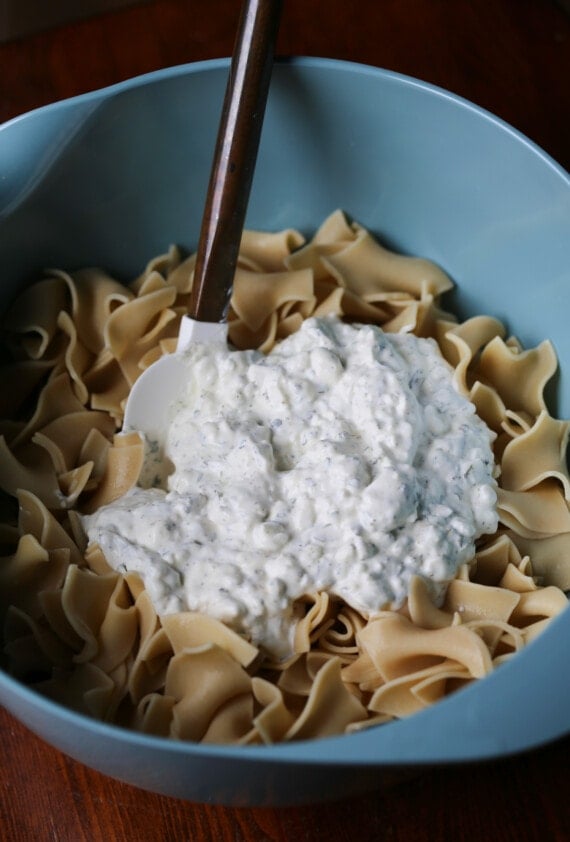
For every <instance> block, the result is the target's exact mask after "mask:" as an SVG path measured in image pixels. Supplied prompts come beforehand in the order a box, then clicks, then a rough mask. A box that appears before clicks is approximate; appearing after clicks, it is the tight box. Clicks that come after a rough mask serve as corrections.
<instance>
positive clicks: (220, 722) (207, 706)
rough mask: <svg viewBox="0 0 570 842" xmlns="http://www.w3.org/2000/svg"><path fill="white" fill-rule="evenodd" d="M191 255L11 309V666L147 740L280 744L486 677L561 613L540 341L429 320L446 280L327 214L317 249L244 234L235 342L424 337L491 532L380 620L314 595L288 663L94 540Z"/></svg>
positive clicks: (567, 495) (121, 489)
mask: <svg viewBox="0 0 570 842" xmlns="http://www.w3.org/2000/svg"><path fill="white" fill-rule="evenodd" d="M194 260H195V256H194V255H191V256H189V257H184V256H183V255H182V254H181V253H180V252H179V250H178V249H176V248H171V249H170V250H169V251H168V253H166V254H164V255H161V256H159V257H157V258H155V259H154V260H152V261H151V262H150V263H149V264H148V265H147V266H146V268H145V270H144V271H143V272H142V274H141V275H140V276H139V277H137V278H136V279H135V280H134V281H133V282H132V283H131V284H129V285H124V284H122V283H119V282H118V281H117V280H115V279H113V278H112V277H110V276H109V275H107V274H106V273H105V272H103V271H102V270H100V269H82V270H80V271H77V272H71V273H68V272H64V271H60V270H55V271H49V272H47V273H46V277H45V278H43V279H41V280H39V281H38V282H37V283H36V284H34V285H32V286H31V287H29V288H28V289H26V290H25V291H24V292H23V293H22V294H21V295H20V297H19V298H18V300H17V301H16V302H15V303H14V304H13V305H12V306H11V308H10V309H9V311H8V313H7V314H6V317H5V320H4V328H3V333H4V340H5V345H6V348H7V351H8V354H9V357H10V360H9V362H7V363H6V364H5V365H4V367H3V376H4V379H5V382H10V383H11V384H12V383H13V384H14V388H11V389H10V390H5V396H4V405H3V416H4V420H3V421H2V422H1V426H0V433H1V436H0V485H1V488H2V490H3V496H4V500H3V502H4V504H5V505H4V511H5V514H4V522H3V525H2V536H3V537H2V543H3V546H4V549H3V553H4V555H3V557H2V559H1V560H0V586H1V587H0V611H1V615H2V622H3V665H4V666H5V668H6V669H7V670H8V671H9V672H10V673H12V674H13V675H15V676H16V677H18V678H19V679H21V680H22V681H25V682H26V683H28V684H29V685H30V686H32V687H34V688H35V689H36V690H37V691H38V692H40V693H43V694H45V695H46V696H48V697H50V698H52V699H55V700H57V701H59V702H61V703H62V704H64V705H68V706H70V707H72V708H74V709H76V710H79V711H82V712H83V713H85V714H88V715H90V716H94V717H97V718H99V719H102V720H105V721H113V722H116V723H119V724H121V725H123V726H125V727H128V728H133V729H137V730H140V731H143V732H145V733H149V734H156V735H159V736H167V737H172V738H176V739H182V740H194V741H203V742H217V743H219V742H231V743H239V744H243V745H247V744H256V743H257V744H264V743H273V742H278V741H283V740H299V739H308V738H317V737H324V736H328V735H332V734H339V733H350V732H352V731H354V730H355V729H359V728H362V727H368V726H370V725H377V724H382V723H384V722H387V721H390V720H391V719H394V718H398V717H402V716H407V715H410V714H413V713H414V712H416V711H418V710H421V709H422V708H424V707H426V706H427V705H431V704H433V703H434V702H436V701H437V700H439V699H441V698H442V697H443V696H445V695H447V694H449V693H452V692H454V691H456V690H457V689H459V688H461V687H463V686H465V685H466V684H468V683H470V682H472V681H473V680H475V679H480V678H483V677H484V676H485V675H488V674H489V673H490V672H491V671H492V670H493V669H495V668H497V667H498V666H499V665H500V664H502V663H503V662H504V661H505V660H506V659H508V658H510V657H512V656H513V655H514V654H516V653H517V652H518V651H520V650H521V649H522V648H523V647H524V646H525V645H527V644H528V643H529V642H531V641H532V640H533V639H534V638H535V637H536V635H537V634H539V633H540V632H541V631H542V630H543V629H544V628H545V626H546V625H547V624H548V622H549V621H550V620H551V619H552V618H553V617H555V616H556V615H557V614H559V613H560V612H561V611H563V610H565V608H566V605H567V599H566V596H565V593H564V592H565V591H568V590H569V589H570V508H569V504H570V477H569V475H568V469H567V465H566V448H567V441H568V434H569V429H570V424H569V422H566V421H560V420H557V419H555V418H553V417H552V416H551V415H550V414H549V412H548V409H547V407H546V403H545V399H544V388H545V385H546V383H547V382H548V380H549V379H550V378H551V377H552V375H553V374H554V371H555V369H556V364H557V363H556V358H555V355H554V351H553V348H552V346H551V345H550V343H549V342H543V343H542V344H541V345H539V346H538V347H537V348H532V349H528V350H524V349H523V348H522V347H521V346H520V344H519V343H518V341H517V340H516V339H515V338H514V337H509V336H507V334H506V330H505V328H504V326H503V325H502V324H501V323H500V322H499V321H497V320H496V319H494V318H491V317H489V316H475V317H473V318H470V319H468V320H467V321H465V322H462V323H458V322H457V321H456V319H455V318H454V317H453V316H452V315H450V314H449V313H446V312H445V311H444V310H443V309H442V307H441V297H442V295H443V294H444V293H445V292H447V291H448V290H449V289H450V288H451V286H452V284H451V282H450V280H449V278H448V277H447V276H446V275H445V274H444V273H443V272H442V271H441V270H440V269H439V268H438V267H437V266H435V265H434V264H433V263H430V262H429V261H427V260H421V259H418V258H409V257H405V256H402V255H396V254H394V253H392V252H390V251H388V250H387V249H385V248H384V247H383V246H381V245H380V244H379V243H378V242H377V241H376V240H375V239H374V237H373V236H372V235H371V234H370V232H368V231H367V230H366V229H365V228H363V227H362V226H361V225H359V224H357V223H354V222H349V221H348V219H347V218H346V217H345V215H344V214H343V213H341V212H340V211H336V212H335V213H333V214H332V215H331V216H330V217H329V218H328V219H326V220H325V221H324V223H323V224H322V225H321V227H320V228H319V229H318V231H317V232H316V234H315V235H314V236H313V237H312V239H310V240H309V241H306V240H305V239H304V238H303V237H302V235H301V234H300V233H299V232H297V231H294V230H286V231H282V232H278V233H275V234H271V233H262V232H256V231H246V232H245V233H244V235H243V240H242V248H241V252H240V260H239V265H238V269H237V272H236V276H235V285H234V291H233V296H232V301H231V309H230V313H229V337H230V341H231V343H232V344H233V345H234V346H235V347H236V348H239V349H245V348H257V349H259V350H261V351H262V352H265V353H268V352H270V351H271V349H272V348H273V347H274V346H275V344H276V343H278V342H279V341H280V340H281V339H283V338H285V337H287V336H289V335H290V334H291V333H294V332H295V331H296V330H298V328H299V326H300V325H301V324H302V322H303V320H304V319H306V318H308V317H309V316H324V315H328V314H335V315H337V316H338V317H340V318H342V319H346V320H349V321H355V322H366V323H375V324H378V325H380V326H381V327H382V328H383V330H385V331H413V332H414V333H416V334H417V335H419V336H428V337H433V338H434V339H435V340H436V341H437V342H438V344H439V347H440V350H441V352H442V354H443V356H444V357H445V358H446V359H447V360H448V362H449V363H450V364H451V365H452V366H453V368H454V379H455V384H456V386H457V388H458V389H459V390H460V391H461V392H462V393H463V394H465V395H466V396H467V397H468V398H469V399H470V400H471V401H472V402H473V403H474V405H475V407H476V409H477V412H478V414H479V415H480V417H481V418H482V419H483V420H484V421H485V422H486V423H487V425H488V426H489V427H490V428H491V429H492V430H493V431H494V432H495V433H496V439H495V443H494V447H495V459H496V464H497V466H498V468H499V469H500V475H499V500H498V512H499V529H498V530H497V532H496V534H495V535H492V536H484V537H483V538H481V539H479V542H478V546H477V551H476V553H475V556H474V558H473V559H472V560H471V561H470V563H469V564H465V565H463V566H462V567H461V568H460V570H459V571H458V574H457V576H456V578H455V579H454V580H453V582H451V584H450V585H449V587H448V588H447V592H446V595H445V599H444V601H443V603H442V604H436V603H435V602H434V600H433V597H432V596H431V595H430V591H429V588H428V587H427V586H426V584H425V582H424V581H423V580H422V579H420V578H417V577H416V578H414V579H413V580H412V584H411V588H410V591H409V595H408V598H407V601H406V602H405V604H404V605H403V607H402V608H400V609H399V610H391V611H386V610H384V611H381V612H380V614H379V615H377V616H375V617H374V618H371V619H367V618H366V617H363V616H361V615H360V614H359V613H358V612H357V611H355V610H354V609H353V608H351V607H350V606H348V605H346V604H345V603H343V602H342V600H340V599H338V598H335V597H333V596H331V595H329V594H327V593H309V594H306V596H305V597H304V598H303V599H302V600H300V601H299V603H298V605H297V606H296V609H297V612H298V617H299V619H298V622H297V625H296V633H295V643H294V649H295V652H294V655H292V656H291V657H290V658H289V659H288V660H286V661H285V662H280V663H272V662H271V661H270V660H269V659H268V657H267V656H264V654H263V653H262V652H261V651H260V650H258V649H257V648H256V647H255V646H254V645H252V643H251V642H250V641H248V640H246V639H245V638H243V637H241V636H239V635H238V634H236V632H234V631H232V630H231V629H229V628H228V627H226V626H225V625H223V624H222V623H220V622H219V621H218V620H215V619H212V618H210V617H206V616H203V615H201V614H197V613H194V612H179V613H177V614H172V615H168V616H162V617H161V616H159V615H158V614H157V613H156V611H155V609H154V607H153V605H152V602H151V600H150V598H149V596H148V594H147V593H146V591H145V590H144V587H143V584H142V581H141V580H140V579H139V578H138V576H137V575H136V574H133V573H129V572H127V573H125V574H122V573H118V572H115V571H114V570H112V569H111V568H110V567H109V565H108V564H107V562H106V560H105V557H104V555H103V553H102V552H101V550H100V549H99V548H98V547H97V546H87V542H86V538H85V535H84V534H83V530H82V527H81V521H80V514H84V513H89V512H93V511H95V510H96V509H98V508H99V507H100V506H102V505H104V504H106V503H108V502H111V501H113V500H115V499H117V498H118V497H120V496H121V495H123V494H124V493H125V492H126V491H127V490H128V489H130V488H131V487H132V486H133V485H135V484H136V482H137V479H138V476H139V472H140V470H141V466H142V461H143V447H142V443H141V440H140V437H139V436H138V435H137V434H136V433H129V434H122V433H121V424H122V418H123V412H124V408H125V403H126V399H127V397H128V394H129V390H130V388H131V387H132V385H133V383H134V382H135V381H136V379H137V378H138V376H139V375H140V374H141V372H142V371H143V370H144V369H145V368H146V367H147V366H149V365H151V364H152V363H153V362H154V361H155V360H156V359H158V358H159V357H160V356H162V355H163V354H165V353H169V352H171V351H172V350H174V348H175V345H176V337H177V332H178V326H179V322H180V318H181V316H182V315H183V314H184V313H185V312H187V307H188V302H189V295H190V291H191V287H192V273H193V266H194Z"/></svg>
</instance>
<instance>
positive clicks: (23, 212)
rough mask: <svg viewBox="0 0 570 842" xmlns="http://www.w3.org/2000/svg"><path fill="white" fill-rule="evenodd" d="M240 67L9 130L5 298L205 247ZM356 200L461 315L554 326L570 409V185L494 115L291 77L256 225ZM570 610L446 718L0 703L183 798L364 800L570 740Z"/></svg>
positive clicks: (2, 235)
mask: <svg viewBox="0 0 570 842" xmlns="http://www.w3.org/2000/svg"><path fill="white" fill-rule="evenodd" d="M227 68H228V64H227V62H226V61H213V62H205V63H200V64H193V65H189V66H185V67H177V68H171V69H168V70H164V71H160V72H158V73H153V74H150V75H148V76H143V77H141V78H138V79H134V80H132V81H129V82H125V83H123V84H120V85H116V86H114V87H112V88H109V89H107V90H103V91H98V92H95V93H91V94H88V95H86V96H82V97H78V98H76V99H72V100H69V101H66V102H61V103H57V104H55V105H50V106H47V107H46V108H42V109H40V110H38V111H35V112H32V113H30V114H27V115H24V116H23V117H20V118H18V119H16V120H13V121H11V122H9V123H7V124H5V125H4V126H3V127H2V128H1V129H0V261H1V262H0V265H1V271H2V274H1V296H2V301H3V306H4V305H5V304H6V302H7V301H8V300H9V299H10V298H12V296H13V295H14V294H15V292H16V291H17V290H18V289H19V288H21V287H22V285H24V284H25V283H26V282H28V281H29V280H30V279H32V278H34V277H35V276H36V275H37V273H38V272H40V271H41V270H42V269H43V268H44V267H46V266H60V267H66V268H70V269H72V268H75V267H80V266H84V265H93V264H98V265H103V266H105V267H106V268H107V269H109V270H110V271H112V272H114V273H116V274H117V275H118V276H119V277H123V278H131V277H133V276H134V275H135V274H137V273H138V272H139V270H140V269H141V267H142V266H143V265H144V264H145V263H146V261H147V260H148V259H149V258H150V257H152V256H154V255H155V254H158V253H159V252H162V251H164V250H165V249H166V248H167V247H168V245H169V244H170V243H173V242H175V243H178V244H180V245H182V246H184V247H187V248H194V247H195V246H196V242H197V236H198V230H199V223H200V216H201V213H202V206H203V201H204V195H205V190H206V182H207V176H208V172H209V166H210V160H211V155H212V150H213V145H214V139H215V133H216V128H217V122H218V117H219V112H220V106H221V99H222V95H223V90H224V87H225V79H226V74H227ZM338 207H339V208H343V209H344V210H345V211H346V212H347V213H348V214H349V215H351V216H352V217H354V218H356V219H357V220H358V221H360V222H361V223H363V224H364V225H366V226H368V227H369V228H370V229H371V230H372V231H374V232H375V233H376V234H377V235H379V236H380V237H381V238H382V240H383V241H384V242H385V243H386V244H388V245H390V246H392V247H394V248H396V249H398V250H401V251H403V252H408V253H411V254H417V255H422V256H426V257H429V258H431V259H433V260H435V261H436V262H437V263H439V264H440V265H441V266H443V267H444V268H445V269H446V270H447V272H448V273H449V274H450V275H451V276H452V277H453V279H454V280H455V281H456V283H457V285H458V286H457V291H456V292H454V293H453V295H452V299H451V300H450V302H449V303H450V306H452V307H453V308H454V309H455V310H456V311H457V312H458V313H459V314H460V315H463V316H465V315H469V314H476V313H490V314H492V315H495V316H497V317H499V318H501V319H504V320H506V322H507V323H508V326H509V328H510V330H511V331H512V332H513V333H516V335H518V337H519V338H520V339H521V341H522V342H523V343H524V344H525V345H527V346H529V345H534V344H536V343H538V342H539V341H541V340H542V339H544V338H550V339H551V340H552V341H553V343H554V345H555V348H556V351H557V353H558V356H559V359H560V363H561V368H562V374H561V375H560V377H559V378H558V382H557V384H556V389H555V390H553V392H554V391H556V395H554V393H553V396H552V399H553V400H554V401H555V404H554V406H553V409H554V411H555V412H556V413H557V414H558V415H560V416H562V417H567V416H569V415H570V388H569V387H568V372H569V371H570V331H569V330H568V319H569V312H568V304H569V300H570V181H569V178H568V175H567V173H566V172H564V171H563V170H562V169H561V168H560V167H559V166H558V165H557V164H556V163H555V162H554V161H552V160H551V159H550V158H549V157H548V156H547V155H546V154H545V153H544V152H542V151H541V150H540V149H538V148H537V147H536V146H535V145H533V144H532V143H531V142H530V141H528V140H527V139H526V138H524V137H522V136H521V135H520V134H519V133H517V132H516V131H514V130H513V129H512V128H510V127H509V126H507V125H505V124H504V123H503V122H501V121H500V120H498V119H497V118H495V117H493V116H492V115H490V114H488V113H486V112H484V111H482V110H481V109H479V108H476V107H475V106H473V105H471V104H470V103H468V102H465V101H464V100H461V99H459V98H457V97H455V96H452V95H451V94H449V93H446V92H445V91H442V90H439V89H437V88H434V87H431V86H430V85H427V84H424V83H422V82H418V81H416V80H413V79H409V78H405V77H402V76H399V75H396V74H394V73H388V72H385V71H382V70H378V69H375V68H371V67H365V66H360V65H355V64H348V63H345V62H339V61H330V60H322V59H310V58H299V59H293V60H289V61H285V62H282V63H279V64H278V65H277V67H276V68H275V72H274V77H273V81H272V88H271V94H270V100H269V104H268V109H267V116H266V122H265V125H264V130H263V136H262V142H261V149H260V155H259V161H258V166H257V171H256V175H255V179H254V184H253V190H252V197H251V203H250V210H249V214H248V219H247V224H248V226H249V227H254V228H261V229H267V230H275V229H279V228H283V227H285V226H294V227H297V228H300V229H301V230H302V231H304V232H305V233H307V234H310V233H311V232H313V231H314V230H315V228H316V227H317V226H318V224H319V223H320V222H321V221H322V220H323V219H324V218H325V217H326V216H327V215H328V214H329V213H330V212H331V211H332V210H334V209H336V208H338ZM569 644H570V611H568V610H567V611H565V612H564V613H563V615H562V616H560V617H559V618H558V619H557V620H556V621H554V622H553V623H552V624H551V626H550V627H549V628H548V630H547V631H546V632H545V633H544V634H543V635H542V636H541V637H540V638H539V639H538V640H536V641H535V642H534V643H532V644H531V645H530V646H529V647H528V649H527V650H526V651H524V652H523V653H521V654H520V655H518V656H517V657H515V658H514V659H513V660H512V661H511V662H510V663H508V664H506V665H505V666H502V667H501V668H500V669H499V670H497V671H496V672H495V673H494V674H493V675H491V676H490V677H489V678H486V679H485V680H483V681H481V682H478V683H476V684H474V685H472V686H470V687H469V688H467V689H465V690H463V691H461V692H459V693H457V694H456V695H454V696H452V697H450V698H449V699H447V700H445V701H443V702H441V703H439V704H438V705H435V706H434V707H432V708H431V709H429V710H426V711H425V712H422V713H421V714H417V715H415V716H412V717H410V718H408V719H405V720H402V721H400V722H396V723H393V724H389V725H385V726H382V727H379V728H375V729H372V730H368V731H364V732H362V733H360V734H355V735H351V736H344V737H337V738H331V739H324V740H318V741H310V742H300V743H295V744H289V745H278V746H275V747H263V748H261V747H250V748H236V747H211V746H209V747H204V746H200V745H193V744H184V743H175V742H170V741H167V740H164V739H158V738H151V737H147V736H141V735H138V734H135V733H130V732H128V731H125V730H122V729H120V728H117V727H114V726H110V725H106V724H101V723H98V722H94V721H91V720H90V719H88V718H86V717H84V716H81V715H77V714H75V713H73V712H70V711H69V710H66V709H64V708H62V707H60V706H58V705H56V704H52V703H51V702H49V701H46V700H45V699H43V698H41V697H40V696H39V695H37V694H36V693H35V692H33V691H30V690H29V689H27V688H26V687H23V686H22V685H21V684H19V683H18V682H16V681H14V680H13V679H11V678H10V677H8V676H7V675H5V674H0V702H2V703H3V704H4V705H5V706H6V708H8V710H10V711H11V712H12V713H13V714H14V715H15V716H16V717H17V718H18V719H20V720H21V721H22V722H23V723H25V724H26V725H27V726H28V727H29V728H30V729H31V730H32V731H34V732H36V733H37V734H39V735H40V736H41V737H43V738H44V739H45V740H47V741H48V742H49V743H51V744H52V745H54V746H56V747H57V748H59V749H61V750H63V751H64V752H66V753H67V754H69V755H71V756H72V757H74V758H76V759H77V760H80V761H82V762H83V763H85V764H87V765H88V766H91V767H93V768H95V769H98V770H100V771H102V772H104V773H106V774H108V775H111V776H114V777H116V778H119V779H121V780H123V781H127V782H129V783H131V784H135V785H137V786H140V787H143V788H146V789H149V790H152V791H155V792H159V793H165V794H168V795H172V796H176V797H179V798H187V799H192V800H196V801H204V802H217V803H225V804H232V805H238V804H248V805H253V804H273V805H277V804H292V803H301V802H307V801H315V800H319V799H323V798H334V797H338V796H340V795H348V794H351V793H354V792H361V791H364V790H365V789H369V788H372V787H376V786H378V785H381V784H382V783H383V782H386V781H391V780H393V778H394V775H399V774H400V773H402V772H406V771H409V770H410V769H418V768H419V767H424V766H429V765H431V764H449V763H465V762H469V761H476V760H484V759H489V758H495V757H498V756H503V755H506V754H512V753H516V752H521V751H523V750H526V749H530V748H531V747H534V746H539V745H541V744H544V743H546V742H548V741H551V740H554V739H556V738H559V737H561V736H562V735H564V734H566V733H568V732H569V731H570V669H569V668H568V646H569Z"/></svg>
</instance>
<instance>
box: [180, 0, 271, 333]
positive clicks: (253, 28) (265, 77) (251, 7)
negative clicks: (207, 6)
mask: <svg viewBox="0 0 570 842" xmlns="http://www.w3.org/2000/svg"><path fill="white" fill-rule="evenodd" d="M281 7H282V0H245V2H244V4H243V7H242V11H241V17H240V23H239V28H238V33H237V38H236V44H235V48H234V53H233V57H232V62H231V67H230V75H229V78H228V84H227V88H226V93H225V98H224V104H223V109H222V117H221V121H220V127H219V130H218V138H217V141H216V148H215V152H214V160H213V164H212V172H211V175H210V183H209V187H208V193H207V197H206V205H205V209H204V217H203V220H202V228H201V231H200V240H199V243H198V253H197V256H196V267H195V269H194V283H193V287H192V295H191V299H190V307H189V314H190V316H191V317H192V318H194V319H196V320H198V321H202V322H222V321H224V319H225V318H226V315H227V311H228V307H229V302H230V297H231V291H232V285H233V279H234V274H235V267H236V263H237V257H238V251H239V245H240V240H241V235H242V231H243V225H244V220H245V214H246V210H247V204H248V200H249V193H250V189H251V182H252V179H253V172H254V169H255V161H256V159H257V150H258V147H259V139H260V135H261V127H262V124H263V117H264V114H265V103H266V100H267V93H268V90H269V82H270V78H271V69H272V66H273V54H274V49H275V41H276V39H277V31H278V28H279V20H280V17H281Z"/></svg>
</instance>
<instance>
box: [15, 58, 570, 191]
mask: <svg viewBox="0 0 570 842" xmlns="http://www.w3.org/2000/svg"><path fill="white" fill-rule="evenodd" d="M230 61H231V59H230V58H229V57H221V58H212V59H203V60H201V61H196V62H186V63H183V64H175V65H170V66H168V67H163V68H160V69H158V70H151V71H148V72H146V73H140V74H137V75H136V76H131V77H129V78H127V79H123V80H121V81H119V82H114V83H112V84H111V85H106V86H104V87H102V88H94V89H93V90H89V91H85V92H84V93H80V94H75V95H73V96H71V97H65V98H62V99H56V100H54V101H53V102H48V103H45V104H44V105H39V106H37V107H35V108H32V109H29V110H28V111H25V112H23V113H22V114H17V115H15V116H14V117H11V118H9V119H8V120H6V121H4V122H3V123H0V132H1V131H3V130H5V129H7V128H9V127H10V126H11V125H13V124H14V123H18V122H20V121H23V120H26V119H27V118H28V117H30V116H31V115H36V114H41V113H42V112H45V111H51V112H54V111H56V110H60V109H66V108H69V107H75V106H78V105H87V104H96V103H98V102H100V101H101V102H102V101H104V100H107V99H110V98H112V97H114V96H117V95H119V94H122V93H125V92H126V91H129V90H134V89H136V88H139V87H144V86H147V85H152V84H155V83H156V82H161V81H164V80H167V79H174V78H178V77H182V76H186V75H189V74H194V73H201V72H203V71H208V70H226V71H227V70H228V69H229V65H230ZM275 66H277V67H300V68H317V69H323V70H329V71H337V72H338V71H341V72H346V71H350V72H352V73H361V74H364V75H374V76H381V77H383V78H384V79H386V80H390V81H392V82H394V83H401V84H404V85H405V86H407V87H414V88H419V89H421V90H424V91H426V92H427V93H431V94H435V95H437V96H438V97H441V98H443V99H448V100H450V101H451V102H455V103H456V104H457V105H460V106H462V107H463V108H465V109H466V110H469V111H473V112H475V113H476V114H478V115H479V116H480V117H483V118H484V119H485V120H487V121H490V122H492V123H494V124H495V125H496V126H497V127H499V128H501V129H503V130H504V131H506V132H507V133H509V134H512V135H513V136H514V137H515V138H516V139H517V140H518V141H520V142H522V143H523V144H525V145H527V146H528V147H530V149H531V150H532V151H533V152H534V153H535V154H537V155H538V156H539V157H540V158H542V160H543V161H544V163H546V164H547V165H548V166H549V167H552V168H553V169H554V170H555V171H557V172H558V174H559V175H561V176H562V177H563V178H564V179H565V180H566V181H567V182H568V184H569V185H570V173H569V172H568V171H567V170H566V169H565V168H564V167H563V166H562V164H560V163H559V162H558V161H557V160H556V159H555V158H553V157H552V155H550V154H549V153H548V152H546V151H545V150H544V149H543V148H542V147H541V146H540V145H539V144H538V143H536V142H535V141H534V140H532V139H531V138H530V137H528V136H527V135H526V134H524V132H522V131H521V130H519V129H517V128H516V127H515V126H513V125H512V124H511V123H509V122H508V121H506V120H504V119H503V118H502V117H499V116H498V115H496V114H493V112H491V111H489V110H488V109H486V108H484V107H483V106H480V105H477V104H476V103H474V102H472V101H471V100H469V99H467V98H466V97H464V96H462V95H461V94H457V93H454V92H453V91H450V90H448V89H446V88H444V87H442V86H440V85H437V84H435V83H433V82H427V81H424V80H422V79H418V78H416V77H414V76H411V75H408V74H406V73H400V72H399V71H395V70H389V69H387V68H384V67H381V66H377V65H371V64H365V63H363V62H358V61H350V60H348V59H336V58H329V57H325V56H313V55H294V56H288V55H285V56H277V57H276V58H275Z"/></svg>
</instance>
